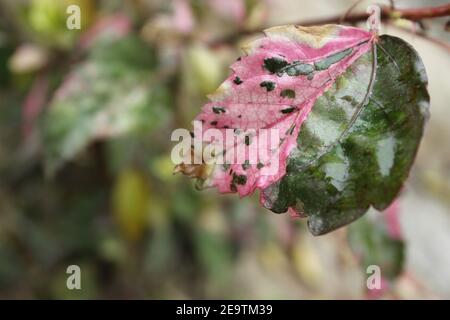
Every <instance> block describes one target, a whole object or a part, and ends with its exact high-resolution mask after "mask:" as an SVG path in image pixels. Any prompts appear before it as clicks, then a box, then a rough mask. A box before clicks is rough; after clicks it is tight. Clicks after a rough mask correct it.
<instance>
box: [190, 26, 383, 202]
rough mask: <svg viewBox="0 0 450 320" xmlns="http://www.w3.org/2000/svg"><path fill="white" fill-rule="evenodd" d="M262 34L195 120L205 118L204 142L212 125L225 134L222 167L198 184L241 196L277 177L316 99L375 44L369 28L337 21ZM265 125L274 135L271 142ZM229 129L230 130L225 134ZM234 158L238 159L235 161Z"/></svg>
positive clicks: (203, 124)
mask: <svg viewBox="0 0 450 320" xmlns="http://www.w3.org/2000/svg"><path fill="white" fill-rule="evenodd" d="M264 33H265V37H263V38H261V39H258V40H256V41H253V42H252V43H250V44H248V45H247V46H245V47H244V48H243V50H244V53H245V54H244V55H243V56H242V57H240V58H238V59H237V61H236V62H235V63H233V64H232V66H231V70H232V72H231V75H230V76H229V77H228V78H227V79H226V80H225V81H224V82H223V83H222V84H221V85H220V87H219V88H218V89H217V90H216V92H214V93H213V94H211V95H210V96H209V99H210V102H209V103H207V104H205V105H204V106H203V108H202V111H201V113H200V114H199V115H198V116H197V117H196V119H195V120H197V121H201V122H202V132H201V139H202V143H211V142H213V141H215V139H216V138H215V137H211V135H208V134H206V133H207V131H208V130H210V129H216V130H215V131H216V132H217V131H218V132H221V133H222V136H223V137H224V139H223V143H222V146H223V148H224V152H223V154H224V155H225V157H224V158H225V164H223V163H219V162H217V163H215V164H214V165H213V166H212V168H211V169H210V170H209V176H208V177H207V178H206V179H205V180H204V182H203V186H204V187H217V189H218V190H219V192H222V193H230V192H238V193H239V195H240V196H246V195H249V194H251V193H252V192H254V191H255V189H258V188H259V189H264V188H266V187H268V186H269V185H271V184H273V183H274V182H276V181H278V180H279V179H280V178H282V177H283V176H284V175H285V173H286V164H287V159H288V157H289V153H290V152H291V150H292V149H293V148H294V147H296V146H297V137H298V134H299V131H300V130H301V125H302V123H303V122H304V121H305V120H306V119H307V117H308V114H309V113H310V111H311V109H312V108H313V106H314V103H315V101H316V100H317V98H318V97H320V96H321V95H322V94H323V93H324V92H325V91H327V90H328V89H329V88H330V87H331V86H332V85H333V83H334V82H335V80H336V78H337V77H338V76H339V75H341V74H342V73H343V72H345V70H346V69H347V68H348V67H349V66H350V65H351V64H352V63H353V62H354V61H355V60H356V59H358V58H359V57H360V56H361V55H363V54H364V53H366V52H367V51H368V50H369V49H370V48H371V45H372V42H373V41H374V35H373V34H372V33H370V32H367V31H364V30H361V29H358V28H354V27H346V26H340V25H324V26H319V27H317V26H316V27H301V26H294V25H288V26H280V27H274V28H270V29H268V30H265V32H264ZM268 130H274V131H276V132H277V133H278V136H276V135H275V137H276V139H274V138H273V136H272V135H271V134H268V133H267V131H268ZM230 131H232V132H233V133H234V135H230V134H228V135H227V133H229V132H230ZM195 135H196V138H197V137H198V134H197V133H196V134H195ZM267 136H269V138H267ZM252 152H254V153H253V154H255V153H256V154H257V157H256V158H255V157H253V158H251V157H250V155H251V154H252ZM228 154H232V156H230V158H233V157H234V160H231V161H230V158H227V155H228ZM237 155H240V156H241V158H242V160H243V161H236V159H235V158H236V156H237Z"/></svg>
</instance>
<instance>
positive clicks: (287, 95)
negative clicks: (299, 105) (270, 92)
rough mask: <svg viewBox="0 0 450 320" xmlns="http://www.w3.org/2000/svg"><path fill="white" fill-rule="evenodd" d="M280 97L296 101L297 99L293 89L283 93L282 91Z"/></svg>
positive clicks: (285, 90)
mask: <svg viewBox="0 0 450 320" xmlns="http://www.w3.org/2000/svg"><path fill="white" fill-rule="evenodd" d="M280 96H281V97H282V98H290V99H294V98H295V91H294V90H292V89H284V90H283V91H281V93H280Z"/></svg>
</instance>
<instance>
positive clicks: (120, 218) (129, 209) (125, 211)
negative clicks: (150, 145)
mask: <svg viewBox="0 0 450 320" xmlns="http://www.w3.org/2000/svg"><path fill="white" fill-rule="evenodd" d="M112 200H113V210H114V217H115V220H116V222H117V224H118V225H119V228H120V230H121V232H122V234H123V236H124V237H125V238H126V239H127V240H130V241H137V240H139V239H140V238H141V237H142V234H143V232H144V231H145V229H146V227H147V216H148V209H149V203H150V186H149V183H148V181H147V180H146V179H145V177H144V175H143V174H142V173H141V172H139V171H138V170H135V169H130V168H127V169H124V170H123V171H122V172H121V173H120V174H119V176H118V178H117V182H116V185H115V187H114V193H113V199H112Z"/></svg>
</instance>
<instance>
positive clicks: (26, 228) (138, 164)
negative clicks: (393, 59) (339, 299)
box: [0, 0, 389, 299]
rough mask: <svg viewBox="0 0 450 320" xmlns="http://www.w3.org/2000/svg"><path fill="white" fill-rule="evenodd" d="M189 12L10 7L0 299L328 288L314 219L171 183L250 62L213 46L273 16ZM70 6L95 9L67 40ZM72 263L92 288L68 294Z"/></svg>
mask: <svg viewBox="0 0 450 320" xmlns="http://www.w3.org/2000/svg"><path fill="white" fill-rule="evenodd" d="M181 2H184V1H170V2H168V1H159V0H158V1H157V0H155V1H126V2H121V1H94V0H92V1H89V0H86V1H69V0H65V1H58V0H45V1H43V0H33V1H20V2H15V1H4V2H1V4H0V6H1V9H0V298H4V297H8V298H63V299H65V298H258V297H265V298H283V297H291V298H292V297H298V298H301V297H311V296H315V295H317V294H319V293H320V292H321V288H318V287H315V286H316V285H317V284H318V283H319V280H318V279H320V278H322V277H325V276H326V273H327V268H329V269H332V268H335V267H336V266H334V265H333V264H330V265H326V264H323V263H324V262H323V261H322V260H321V258H320V256H319V255H318V254H317V252H316V251H315V249H314V247H313V246H311V242H308V241H305V239H306V238H305V237H306V235H305V233H303V232H302V231H303V221H300V222H294V221H291V220H290V219H289V217H288V215H284V216H278V215H274V214H269V213H268V212H266V211H264V210H263V209H261V208H260V207H259V205H258V204H257V203H256V202H257V199H254V197H252V198H250V199H241V200H240V199H238V198H237V197H233V196H218V195H216V193H214V192H209V191H205V192H202V193H199V192H198V191H196V190H195V189H194V187H193V185H192V183H191V181H189V180H188V179H187V178H185V177H180V176H174V175H173V174H172V167H173V164H172V162H171V160H170V149H171V147H172V143H171V142H170V133H171V132H172V130H173V129H174V128H178V127H187V126H189V123H190V121H191V119H192V117H193V115H195V114H196V113H197V112H198V111H199V109H200V106H201V104H202V103H204V102H205V101H206V97H205V95H206V94H207V93H208V92H210V91H211V90H213V89H214V88H215V87H216V86H217V85H218V84H219V83H220V81H221V79H222V78H224V77H225V76H226V74H227V72H228V71H227V66H228V65H229V64H230V63H231V62H232V61H234V59H235V58H236V57H237V56H238V55H239V52H238V51H237V48H236V47H235V46H234V45H231V44H229V45H223V46H218V47H210V46H207V45H206V44H207V43H209V42H210V40H213V39H215V38H220V37H221V36H223V35H226V32H233V30H236V29H237V28H239V27H240V26H243V25H244V26H245V25H248V26H253V27H255V26H256V27H258V26H261V25H262V24H263V23H264V20H263V18H261V17H263V16H264V15H263V14H261V12H262V10H264V8H265V7H264V6H265V4H264V3H259V2H257V1H241V2H242V5H241V6H239V3H238V5H237V6H235V7H234V9H233V10H234V11H233V10H231V9H229V8H228V9H227V8H225V9H223V10H222V9H221V8H220V6H219V7H217V3H218V2H216V4H215V5H214V6H213V5H210V4H209V2H207V1H191V2H186V3H187V4H188V6H187V7H188V8H191V9H190V11H189V10H188V11H187V12H186V11H184V12H181V13H180V10H181V9H180V8H179V7H177V4H178V5H179V3H181ZM68 3H75V4H79V5H80V6H81V8H82V14H83V16H82V17H83V22H82V30H80V31H70V30H67V29H66V28H65V18H66V13H65V7H66V5H67V4H68ZM211 3H212V2H211ZM226 10H231V11H226ZM242 10H243V11H242ZM175 17H176V18H175ZM180 17H181V18H180ZM179 19H188V20H189V19H190V21H186V20H185V21H184V22H185V23H184V24H182V25H180V24H179V22H180V21H179ZM30 44H31V46H30ZM25 45H28V46H27V47H26V48H25V49H26V50H24V46H25ZM13 62H14V63H13ZM362 227H363V229H361V230H362V231H361V232H363V233H364V234H365V232H366V231H365V230H366V229H367V228H369V227H367V226H366V225H365V224H364V225H362ZM354 228H358V225H355V227H354ZM369 229H370V228H369ZM373 232H376V231H373V230H371V229H370V230H369V231H368V235H367V236H364V237H369V238H370V239H375V240H376V239H378V238H377V236H375V235H373ZM355 234H356V235H358V233H355ZM356 235H355V236H353V237H354V238H355V237H356ZM369 235H373V236H369ZM359 237H362V238H364V237H363V236H362V235H359ZM370 239H369V240H370ZM363 240H364V239H363ZM375 240H374V241H375ZM356 241H359V240H356ZM364 241H365V240H364ZM333 242H334V240H333V238H332V239H330V243H333ZM374 244H375V245H377V246H378V245H380V246H384V245H389V243H385V242H383V241H381V242H380V241H375V242H374ZM341 245H342V246H343V247H342V250H341V249H339V250H340V251H342V252H348V247H347V244H346V243H344V244H341ZM377 250H378V247H377ZM344 260H345V259H344ZM339 261H341V260H339ZM352 263H353V262H352ZM352 263H350V265H352ZM71 264H77V265H79V266H80V267H81V270H82V288H83V289H82V290H80V291H77V290H74V291H70V290H68V289H67V288H66V278H67V274H66V268H67V267H68V266H69V265H71ZM361 272H364V270H363V269H361ZM270 281H272V282H270ZM294 286H295V289H293V288H294ZM360 288H361V290H360V291H358V294H363V292H364V288H363V283H361V286H360Z"/></svg>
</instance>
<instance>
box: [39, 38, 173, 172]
mask: <svg viewBox="0 0 450 320" xmlns="http://www.w3.org/2000/svg"><path fill="white" fill-rule="evenodd" d="M155 65H156V63H155V58H154V53H153V51H152V50H151V49H150V48H148V47H147V46H145V45H144V44H143V43H142V42H141V41H140V40H139V39H138V38H136V37H128V38H123V39H121V40H118V41H116V42H100V43H99V44H98V45H97V47H94V48H93V50H92V52H91V53H90V55H89V56H88V57H87V59H86V60H85V61H84V62H82V63H80V64H79V65H77V66H75V68H74V70H73V71H72V72H71V73H69V75H68V77H67V79H66V80H65V81H64V83H63V84H62V86H61V87H60V88H59V90H58V91H57V92H56V94H55V97H54V99H53V101H52V103H51V105H50V107H49V109H48V112H47V113H46V115H45V118H44V122H43V127H42V130H43V142H44V154H45V166H46V171H47V173H49V174H52V173H54V171H55V170H56V169H58V168H59V167H60V166H61V165H62V164H63V163H64V162H65V161H67V160H70V159H71V158H73V157H74V156H75V155H77V154H78V152H79V151H81V150H82V149H83V148H84V147H86V146H87V145H88V144H89V143H90V142H91V141H93V140H98V139H105V138H110V137H115V136H120V135H124V134H128V133H131V132H136V131H142V130H151V129H154V128H158V127H160V126H161V125H162V124H163V123H164V121H163V120H164V119H165V118H166V115H167V105H168V94H167V91H166V90H165V88H164V86H163V85H162V84H161V80H160V79H157V78H156V76H155Z"/></svg>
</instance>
